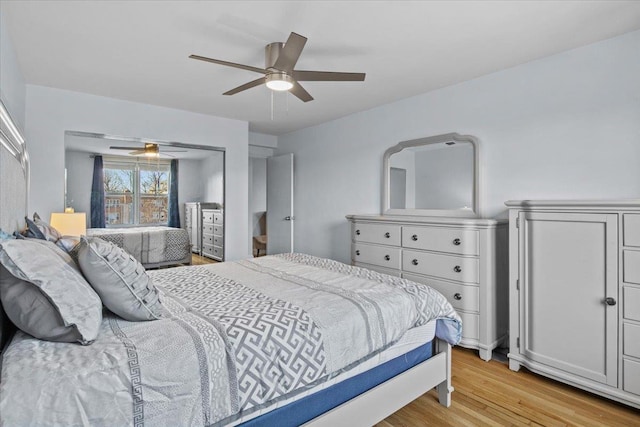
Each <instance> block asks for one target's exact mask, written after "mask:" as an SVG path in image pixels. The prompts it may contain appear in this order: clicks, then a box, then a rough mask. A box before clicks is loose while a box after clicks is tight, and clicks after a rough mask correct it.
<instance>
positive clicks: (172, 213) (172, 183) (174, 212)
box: [168, 159, 180, 228]
mask: <svg viewBox="0 0 640 427" xmlns="http://www.w3.org/2000/svg"><path fill="white" fill-rule="evenodd" d="M178 209H179V208H178V159H173V160H171V172H170V173H169V224H168V225H169V227H175V228H180V212H179V211H178Z"/></svg>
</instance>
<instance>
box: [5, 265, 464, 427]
mask: <svg viewBox="0 0 640 427" xmlns="http://www.w3.org/2000/svg"><path fill="white" fill-rule="evenodd" d="M149 274H150V275H151V277H152V279H153V281H154V283H155V284H156V285H157V286H158V287H159V288H160V289H161V291H162V300H163V303H164V305H165V306H166V307H167V308H168V310H169V311H170V312H171V314H172V316H171V317H170V318H167V319H161V320H156V321H150V322H128V321H125V320H122V319H120V318H117V317H116V316H114V315H112V314H110V313H105V316H104V321H103V323H102V326H101V331H100V335H99V337H98V339H97V340H96V341H95V342H94V343H93V344H92V345H90V346H80V345H75V344H68V343H54V342H46V341H40V340H37V339H35V338H32V337H29V336H28V335H26V334H23V333H18V334H17V335H16V336H15V337H14V340H13V342H12V343H11V345H10V346H9V347H8V348H7V350H6V352H5V355H4V366H3V368H2V377H1V383H0V414H2V418H3V423H4V424H6V425H27V424H29V425H40V424H46V425H48V424H56V423H57V424H60V425H83V424H90V425H105V426H107V425H134V426H142V425H172V426H178V425H205V426H209V425H214V426H217V425H226V424H229V423H233V421H234V420H237V419H239V418H240V417H243V419H247V417H250V416H251V414H254V413H255V414H257V413H258V411H259V410H260V409H262V408H264V407H267V406H269V405H272V404H273V402H277V401H280V400H284V399H289V398H291V397H293V396H295V395H297V394H300V393H302V392H304V391H307V390H308V389H309V388H311V387H313V386H314V385H316V384H319V383H322V382H324V381H327V380H328V379H330V378H332V377H334V376H336V375H338V374H340V373H341V372H344V371H345V370H347V369H350V368H351V367H353V366H355V364H357V363H359V362H361V361H364V360H367V359H368V358H370V357H372V356H373V355H375V354H377V353H378V352H380V351H383V350H384V349H385V348H387V347H389V346H390V345H392V344H393V343H394V342H396V341H397V340H398V339H400V338H401V337H402V336H403V334H404V333H405V332H406V331H407V330H408V329H410V328H412V327H414V326H418V325H421V324H424V323H427V322H428V321H430V320H433V319H439V320H438V324H442V325H445V326H444V327H440V328H437V329H436V335H438V336H439V338H442V339H444V340H446V341H448V342H449V343H451V344H457V343H458V342H459V340H460V331H461V323H460V318H459V316H458V315H457V314H456V312H455V311H454V310H453V308H452V307H451V305H450V304H449V303H448V302H447V301H446V299H445V298H444V297H443V296H442V295H441V294H439V293H438V292H436V291H434V290H433V289H431V288H429V287H428V286H426V285H422V284H417V283H413V282H409V281H407V280H404V279H399V278H394V277H391V276H386V275H383V274H379V273H376V272H372V271H370V270H366V269H362V268H358V267H352V266H348V265H345V264H342V263H339V262H336V261H330V260H324V259H321V258H316V257H312V256H308V255H302V254H283V255H276V256H267V257H261V258H255V259H250V260H243V261H237V262H225V263H220V264H213V265H207V266H191V267H178V268H172V269H165V270H157V271H150V272H149Z"/></svg>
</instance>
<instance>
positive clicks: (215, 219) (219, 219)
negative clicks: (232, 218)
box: [213, 212, 223, 224]
mask: <svg viewBox="0 0 640 427" xmlns="http://www.w3.org/2000/svg"><path fill="white" fill-rule="evenodd" d="M222 222H223V217H222V213H221V212H216V213H214V214H213V223H214V224H222Z"/></svg>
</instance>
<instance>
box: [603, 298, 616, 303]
mask: <svg viewBox="0 0 640 427" xmlns="http://www.w3.org/2000/svg"><path fill="white" fill-rule="evenodd" d="M604 302H605V303H606V304H607V305H616V300H615V298H611V297H607V298H605V299H604Z"/></svg>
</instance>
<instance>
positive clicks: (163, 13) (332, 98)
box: [1, 1, 640, 135]
mask: <svg viewBox="0 0 640 427" xmlns="http://www.w3.org/2000/svg"><path fill="white" fill-rule="evenodd" d="M1 7H2V10H3V14H4V15H5V19H6V22H7V23H8V27H9V33H10V36H11V38H12V42H13V45H14V48H15V50H16V54H17V56H18V61H19V63H20V66H21V68H22V71H23V74H24V77H25V80H26V81H27V83H30V84H37V85H44V86H51V87H57V88H62V89H68V90H72V91H79V92H86V93H91V94H96V95H102V96H107V97H113V98H119V99H125V100H130V101H136V102H142V103H146V104H153V105H161V106H166V107H172V108H178V109H183V110H188V111H194V112H199V113H205V114H212V115H215V116H220V117H227V118H232V119H238V120H244V121H248V122H249V123H250V130H252V131H255V132H262V133H268V134H273V135H279V134H283V133H286V132H290V131H293V130H297V129H301V128H305V127H308V126H312V125H315V124H319V123H323V122H326V121H329V120H332V119H335V118H338V117H342V116H345V115H348V114H351V113H354V112H357V111H363V110H367V109H370V108H373V107H375V106H378V105H381V104H385V103H389V102H392V101H395V100H399V99H402V98H406V97H410V96H414V95H417V94H420V93H424V92H428V91H431V90H434V89H436V88H440V87H444V86H448V85H452V84H455V83H458V82H462V81H465V80H469V79H473V78H475V77H478V76H482V75H484V74H488V73H491V72H494V71H497V70H501V69H505V68H508V67H512V66H515V65H518V64H522V63H525V62H528V61H532V60H534V59H537V58H542V57H545V56H548V55H552V54H554V53H557V52H561V51H564V50H568V49H572V48H575V47H578V46H582V45H586V44H589V43H593V42H595V41H598V40H603V39H606V38H610V37H613V36H616V35H619V34H623V33H625V32H629V31H633V30H637V29H640V1H588V2H587V1H511V2H508V1H483V2H480V1H477V2H471V1H464V2H463V1H456V2H447V1H432V2H415V1H413V2H401V1H375V2H365V1H315V2H311V1H295V2H294V1H290V2H270V1H260V2H243V1H233V2H231V1H228V2H227V1H225V2H218V1H216V2H214V1H128V2H127V1H82V2H80V1H20V2H18V1H2V2H1ZM292 31H294V32H297V33H299V34H302V35H304V36H306V37H308V39H309V40H308V42H307V45H306V47H305V49H304V51H303V53H302V56H301V57H300V60H299V62H298V65H297V67H296V68H297V69H309V70H322V71H345V72H366V73H367V77H366V81H365V82H305V83H304V84H303V85H304V87H305V88H306V89H307V90H308V91H309V92H310V93H311V95H312V96H313V97H314V98H315V100H314V101H311V102H308V103H302V102H301V101H299V100H298V99H297V98H295V97H293V96H292V95H287V94H282V93H280V94H278V93H276V94H275V95H274V100H273V105H274V107H273V116H274V117H273V119H272V118H271V116H272V107H271V106H272V100H271V94H272V92H270V91H269V90H268V89H266V88H265V87H264V86H262V87H257V88H253V89H249V90H247V91H245V92H242V93H240V94H237V95H233V96H223V95H222V93H223V92H225V91H227V90H229V89H231V88H234V87H236V86H239V85H241V84H243V83H245V82H248V81H250V80H254V79H255V78H257V77H259V75H256V74H255V73H252V72H250V71H244V70H238V69H233V68H227V67H223V66H220V65H215V64H210V63H205V62H200V61H195V60H192V59H188V58H187V57H188V56H189V55H190V54H198V55H202V56H208V57H212V58H217V59H222V60H227V61H231V62H238V63H243V64H248V65H253V66H256V67H263V66H264V46H265V45H266V44H268V43H271V42H275V41H282V42H284V41H285V40H286V39H287V37H288V35H289V33H290V32H292Z"/></svg>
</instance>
